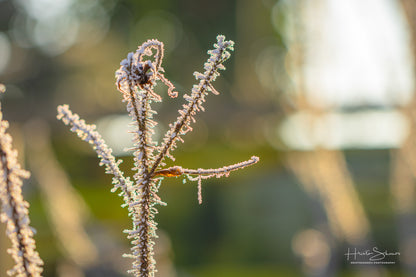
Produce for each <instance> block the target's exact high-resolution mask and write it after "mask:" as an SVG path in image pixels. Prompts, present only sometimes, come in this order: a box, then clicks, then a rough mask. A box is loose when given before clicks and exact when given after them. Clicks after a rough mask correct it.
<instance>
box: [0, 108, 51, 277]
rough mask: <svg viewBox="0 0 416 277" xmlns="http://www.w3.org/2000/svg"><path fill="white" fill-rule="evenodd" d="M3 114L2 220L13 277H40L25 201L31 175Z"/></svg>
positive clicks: (0, 140)
mask: <svg viewBox="0 0 416 277" xmlns="http://www.w3.org/2000/svg"><path fill="white" fill-rule="evenodd" d="M2 117H3V115H2V113H1V110H0V176H1V180H0V200H1V203H2V211H1V214H0V220H1V222H3V223H6V235H7V236H8V237H9V238H10V240H11V242H12V247H11V248H10V249H8V253H9V254H10V255H11V256H12V258H13V260H14V261H15V265H14V267H13V269H11V270H9V271H8V272H7V274H8V275H9V276H13V275H16V276H18V277H39V276H41V273H42V271H43V269H42V265H43V261H42V260H41V259H40V257H39V254H38V252H37V251H36V250H35V248H36V246H35V240H34V239H33V235H34V230H33V229H32V228H31V227H30V226H29V223H30V219H29V211H28V208H29V203H28V202H27V201H25V200H24V199H23V195H22V185H23V179H27V178H29V176H30V173H29V172H28V171H26V170H23V169H22V168H21V166H20V164H19V163H18V162H17V151H16V150H13V149H12V137H11V136H10V135H9V134H7V133H6V130H7V128H8V126H9V123H8V122H7V121H5V120H3V118H2Z"/></svg>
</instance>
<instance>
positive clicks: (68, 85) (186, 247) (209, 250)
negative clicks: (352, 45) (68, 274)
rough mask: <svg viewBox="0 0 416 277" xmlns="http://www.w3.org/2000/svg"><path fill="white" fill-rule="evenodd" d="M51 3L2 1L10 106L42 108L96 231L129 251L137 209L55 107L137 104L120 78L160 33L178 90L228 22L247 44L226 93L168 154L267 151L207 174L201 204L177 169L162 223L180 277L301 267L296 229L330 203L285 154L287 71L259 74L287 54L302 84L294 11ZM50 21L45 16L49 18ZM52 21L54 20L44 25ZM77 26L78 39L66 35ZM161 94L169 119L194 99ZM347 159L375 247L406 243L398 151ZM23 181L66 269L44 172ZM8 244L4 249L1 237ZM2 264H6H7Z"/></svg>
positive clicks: (138, 1)
mask: <svg viewBox="0 0 416 277" xmlns="http://www.w3.org/2000/svg"><path fill="white" fill-rule="evenodd" d="M53 2H54V1H52V0H51V1H47V0H43V1H41V0H37V1H36V0H30V1H27V2H25V1H23V0H21V1H19V0H16V1H11V0H3V1H0V34H1V35H5V37H7V41H8V42H7V43H8V44H7V45H8V47H9V48H10V55H9V56H7V57H6V56H5V54H1V53H0V59H2V58H3V59H7V61H8V62H7V66H5V67H4V69H1V70H0V81H1V82H3V83H4V84H5V85H6V86H7V92H6V94H5V95H2V99H1V100H2V108H3V109H4V115H5V118H6V119H7V120H9V121H10V122H11V124H12V125H14V126H15V127H16V128H18V127H22V126H24V124H25V123H26V122H27V121H29V120H30V119H33V118H42V119H43V120H46V121H47V122H48V124H49V125H50V126H51V134H52V138H51V139H52V144H53V148H54V151H55V154H56V157H57V160H58V161H59V163H60V164H61V166H62V167H63V168H64V169H65V170H66V172H67V174H68V176H69V178H70V180H71V182H72V184H73V186H74V187H75V188H76V189H77V190H78V191H79V193H80V194H81V195H82V196H83V198H84V199H85V201H86V202H87V204H88V206H89V208H90V209H91V213H92V215H93V216H92V218H91V219H90V221H89V222H88V226H87V230H88V231H89V232H90V233H91V235H92V236H93V237H94V233H97V234H98V233H99V232H98V231H97V230H101V232H104V233H106V234H108V235H109V237H110V240H114V241H115V243H116V244H117V243H118V244H119V245H120V249H121V250H120V251H121V252H119V253H118V254H117V253H116V255H118V256H121V254H122V253H123V252H122V251H125V252H127V248H128V240H127V239H126V238H125V234H123V233H122V230H123V229H126V228H128V227H129V224H130V222H129V220H128V217H127V214H126V213H127V210H126V209H122V208H120V204H121V199H119V198H118V197H117V196H116V195H115V194H111V193H110V187H111V177H110V176H108V175H105V174H104V172H103V171H104V170H103V168H100V167H99V166H98V159H97V158H96V157H95V156H94V153H93V151H92V150H91V149H89V146H88V145H86V144H84V143H83V142H81V141H79V140H78V139H77V138H76V137H75V135H73V134H70V133H69V132H68V130H67V128H66V127H64V126H61V125H62V124H61V123H60V122H57V121H56V120H55V116H56V106H57V105H58V104H62V103H67V104H69V105H70V106H71V107H72V109H73V110H74V112H77V113H79V114H80V115H81V116H83V117H84V118H85V119H86V120H87V121H89V122H97V121H98V120H99V119H100V118H102V117H104V116H107V115H111V114H114V115H119V114H125V106H124V104H123V103H121V101H120V100H121V95H120V94H119V93H118V92H117V90H116V88H115V86H114V82H115V80H114V72H115V70H116V69H117V68H118V65H119V62H120V61H121V60H122V59H124V57H125V56H126V55H127V53H128V52H130V51H133V50H134V49H135V48H136V47H137V45H139V44H140V43H141V42H143V41H145V40H146V39H149V38H153V37H154V38H157V39H159V40H160V41H162V42H164V43H165V49H166V57H165V59H164V63H163V65H162V66H163V67H164V68H165V70H166V76H167V77H168V78H169V79H170V80H171V81H172V82H173V83H174V84H175V86H176V87H177V88H178V90H179V92H180V94H181V93H182V94H183V93H185V92H188V91H189V90H190V88H191V87H192V84H194V83H195V81H194V78H193V76H192V73H193V72H194V71H196V70H201V69H202V66H203V62H204V61H205V60H206V58H207V55H206V51H207V50H208V49H211V45H212V43H213V42H214V40H215V37H216V35H217V34H219V33H221V34H224V35H226V37H227V38H228V39H232V40H234V41H235V42H236V51H235V55H234V56H232V58H231V60H230V62H228V63H227V64H226V67H227V71H225V72H224V73H223V74H222V76H221V78H219V79H218V80H217V82H216V84H215V86H216V88H217V90H218V91H220V92H221V95H220V96H212V95H211V96H209V97H208V101H207V104H206V106H205V107H206V110H207V111H206V112H204V113H201V114H199V115H198V118H199V122H198V123H197V124H196V125H195V130H194V133H190V134H189V135H188V136H187V137H185V143H184V144H183V145H179V149H177V150H176V151H175V152H174V154H175V156H176V161H175V162H168V165H169V166H170V165H171V164H179V165H181V166H184V167H218V166H222V165H224V164H229V163H234V162H239V161H242V160H244V159H247V158H248V157H250V156H251V155H253V154H256V155H258V156H259V157H260V158H261V162H260V163H259V164H258V165H256V166H253V167H250V168H248V169H247V170H245V171H241V172H238V173H235V174H231V176H230V177H229V178H227V179H220V180H217V179H210V180H206V181H203V184H202V185H203V204H202V205H198V202H197V188H196V184H195V183H190V182H187V183H183V182H182V179H181V178H178V179H166V180H165V181H164V183H163V186H162V188H161V190H160V196H161V198H162V200H163V201H165V202H167V203H168V206H167V207H159V212H160V213H159V215H158V218H157V222H159V228H160V229H161V230H163V231H164V232H165V233H166V234H167V235H168V237H169V239H170V241H171V244H172V251H171V252H172V253H171V254H170V257H171V258H172V259H173V262H174V266H175V268H176V271H177V276H198V277H205V276H218V277H221V276H227V277H228V276H229V277H231V276H240V277H244V276H259V277H272V276H273V277H275V276H303V274H304V273H303V271H302V267H301V266H300V265H301V261H300V259H299V257H297V256H295V254H293V251H292V238H293V236H294V234H296V233H298V232H300V231H301V230H303V229H307V228H319V226H321V225H320V224H321V223H322V221H325V219H323V220H322V207H319V204H317V203H316V200H314V199H311V198H310V197H309V196H308V195H307V194H305V192H304V191H303V190H302V187H301V186H299V185H298V182H297V181H296V180H295V179H294V177H293V176H291V175H290V174H289V173H288V172H287V171H286V169H285V167H284V162H283V159H284V155H285V153H286V152H285V149H284V147H283V146H282V145H281V142H280V140H279V138H278V135H277V122H278V120H279V119H280V118H281V117H282V114H283V112H282V110H281V108H280V107H281V104H282V102H285V101H286V100H287V99H286V96H285V95H284V94H283V92H282V91H283V90H284V89H285V88H284V85H285V84H286V83H283V82H282V83H281V84H282V86H281V87H273V88H270V86H269V87H268V86H267V85H264V84H263V85H262V84H261V79H262V78H266V79H267V78H268V77H267V76H264V75H261V74H260V73H261V72H262V71H261V70H260V69H259V67H260V65H259V62H260V61H267V60H270V61H272V62H275V63H276V64H275V65H274V66H277V67H278V69H276V70H280V71H281V72H280V73H281V74H280V75H279V76H280V77H279V78H281V80H286V81H288V83H290V80H287V76H285V74H286V73H285V70H284V58H283V56H284V52H285V51H286V48H287V46H286V45H285V44H284V40H283V36H284V34H283V33H282V32H281V30H282V29H284V26H282V25H283V24H285V20H284V16H285V15H284V10H282V11H279V12H274V13H272V10H275V9H273V7H274V6H275V5H277V3H278V2H279V1H273V0H263V1H248V0H243V1H235V0H231V1H220V0H211V1H193V0H175V1H168V0H160V1H144V0H119V1H116V0H95V1H82V0H66V1H57V2H56V3H58V2H59V3H61V5H62V6H60V7H59V5H60V4H55V5H52V3H53ZM86 2H88V3H86ZM36 5H41V9H40V10H39V9H36V7H37V6H36ZM47 5H51V9H52V8H53V7H55V6H58V7H57V8H56V9H58V10H59V9H63V11H61V12H62V13H64V14H66V15H68V22H69V23H71V24H73V26H76V27H77V29H76V30H74V29H71V28H70V27H68V26H69V25H68V24H69V23H68V22H67V23H68V24H66V23H65V22H64V23H65V24H64V23H62V22H61V23H62V26H63V27H62V29H61V30H60V29H59V28H56V29H53V28H52V27H53V26H52V27H51V26H50V25H53V24H57V22H58V21H54V18H53V16H52V15H50V14H51V13H52V12H51V11H50V12H47V10H48V6H47ZM65 5H66V6H65ZM30 7H32V8H33V10H30ZM43 10H44V11H43ZM42 11H43V12H45V15H44V17H42ZM33 12H37V14H36V13H33ZM57 14H58V15H59V13H58V12H57ZM47 16H49V19H45V18H46V17H47ZM41 20H46V21H42V22H43V23H42V24H43V25H42V24H41V23H39V22H41ZM48 20H49V21H48ZM59 22H60V21H59ZM61 23H60V24H61ZM45 24H46V26H49V27H51V28H52V29H51V30H49V31H48V30H46V31H45V30H43V29H42V28H46V27H45ZM57 26H58V25H56V27H57ZM33 28H34V29H33ZM65 28H67V29H65ZM73 28H75V27H73ZM279 28H280V29H279ZM43 31H44V32H47V31H48V32H52V34H53V35H56V36H58V34H59V41H54V40H53V39H51V40H50V41H48V42H47V43H46V42H45V43H43V42H42V41H41V39H42V37H35V35H36V32H38V35H39V34H42V32H43ZM54 32H56V34H55V33H54ZM71 32H75V33H74V34H72V33H71ZM48 34H49V33H48ZM71 34H72V35H73V36H74V38H72V40H71V41H70V42H68V44H67V45H64V46H62V43H64V42H65V39H66V36H68V37H69V36H70V35H71ZM49 35H51V34H49ZM39 36H41V35H39ZM45 36H46V35H45ZM68 37H67V39H68V40H69V38H68ZM55 44H56V45H58V46H59V45H60V46H59V47H58V46H56V45H55ZM1 47H3V45H1V44H0V50H1V49H2V48H1ZM267 49H268V50H267ZM265 50H267V51H266V52H265ZM3 53H6V52H3ZM260 54H262V55H263V56H261V55H260ZM265 55H266V56H265ZM260 58H261V59H260ZM262 65H263V64H262ZM268 70H269V69H268ZM271 70H273V68H272V69H271ZM269 71H270V70H269ZM259 72H260V73H259ZM276 82H277V81H276ZM159 87H163V86H159ZM159 89H164V88H159ZM160 93H161V94H162V95H163V97H164V98H165V99H164V100H165V102H163V103H160V104H156V105H155V106H156V107H157V108H156V109H157V110H158V113H159V114H158V115H157V119H158V120H159V119H160V121H161V126H162V127H161V128H162V129H163V126H167V124H168V123H169V122H171V121H173V120H174V118H176V111H177V109H178V108H179V107H180V105H181V104H182V102H181V97H178V99H177V100H171V99H167V97H165V92H164V91H163V90H161V91H160ZM26 139H28V140H30V137H27V138H26ZM21 156H22V157H24V151H23V148H22V152H21ZM346 157H347V161H348V166H349V167H350V170H351V172H352V174H353V176H354V178H355V181H356V184H357V190H358V192H359V195H360V198H361V200H362V203H363V206H364V208H365V210H366V212H367V213H368V217H369V220H370V222H371V225H372V230H373V240H374V242H375V245H377V246H378V247H379V248H381V249H388V250H390V251H393V250H396V249H397V248H398V247H397V239H396V236H397V233H396V232H397V230H396V225H395V222H396V219H395V214H394V210H393V208H392V207H391V205H389V204H388V203H390V192H389V188H388V172H389V169H388V167H389V155H388V151H387V150H378V151H372V152H371V151H365V152H364V151H350V152H347V155H346ZM122 158H123V159H124V160H125V161H124V163H123V164H122V169H125V170H126V173H128V172H129V170H130V168H131V166H132V159H131V157H129V156H125V157H122ZM28 169H29V170H30V168H28ZM25 190H26V191H25V193H26V197H27V200H28V201H29V202H30V203H31V208H30V216H31V220H32V225H33V226H34V227H35V228H36V229H37V235H36V239H37V245H38V249H39V252H40V255H41V257H42V258H43V259H44V260H45V263H46V267H45V276H46V277H48V276H57V275H56V269H55V267H56V265H57V264H59V263H60V261H61V260H62V259H64V257H62V254H61V252H60V249H59V245H57V243H56V241H55V239H54V235H53V232H52V230H51V228H52V227H51V226H50V225H49V223H48V220H47V218H46V213H45V211H44V208H45V207H44V205H43V204H42V198H40V195H39V191H38V188H37V187H36V181H35V180H33V179H32V180H31V182H30V183H28V184H26V186H25ZM330 239H332V238H330ZM93 240H95V241H97V240H98V239H93ZM98 241H99V240H98ZM68 243H70V242H68ZM99 249H100V247H99ZM345 249H346V247H344V245H335V246H333V250H334V251H335V253H337V255H338V256H337V258H338V260H339V261H338V264H339V266H338V268H339V274H336V276H355V275H354V274H355V273H354V272H355V269H354V268H350V267H349V266H347V265H346V263H345V261H344V260H343V259H342V258H343V253H344V251H345ZM0 250H1V251H2V252H4V251H5V248H3V245H2V246H1V249H0ZM101 250H102V249H101ZM0 257H1V256H0ZM0 265H3V263H1V262H0ZM399 266H400V264H396V265H392V266H388V267H386V268H385V270H386V272H388V274H389V275H388V276H404V275H400V274H401V273H400V272H401V271H400V269H399ZM125 269H127V267H125ZM117 270H120V269H119V268H118V269H117ZM3 272H4V269H3V268H2V267H1V269H0V274H3ZM97 272H100V271H99V270H97ZM117 272H120V271H117ZM121 272H122V271H121ZM119 274H122V273H119ZM87 276H97V275H93V273H91V275H87ZM102 276H106V275H102ZM113 276H116V275H113ZM117 276H118V275H117ZM120 276H121V275H120Z"/></svg>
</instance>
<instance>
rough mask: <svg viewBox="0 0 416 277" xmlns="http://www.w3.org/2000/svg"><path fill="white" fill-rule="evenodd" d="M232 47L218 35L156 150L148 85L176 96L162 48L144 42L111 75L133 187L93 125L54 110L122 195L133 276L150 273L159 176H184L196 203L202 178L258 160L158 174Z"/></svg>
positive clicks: (152, 271)
mask: <svg viewBox="0 0 416 277" xmlns="http://www.w3.org/2000/svg"><path fill="white" fill-rule="evenodd" d="M233 45H234V42H232V41H226V40H225V37H224V36H221V35H219V36H218V37H217V43H216V44H214V47H215V49H213V50H210V51H208V54H209V55H210V57H209V59H208V61H207V62H206V63H205V64H204V69H205V71H204V73H198V72H195V73H194V75H195V78H196V79H197V80H198V81H199V83H198V84H197V85H194V87H193V88H192V92H191V95H186V94H185V95H184V98H185V101H186V102H187V103H186V104H184V105H183V108H182V109H180V110H179V116H178V117H177V119H176V121H175V122H174V123H171V124H170V125H169V127H170V128H169V130H168V131H167V133H166V135H165V137H164V139H163V143H162V144H161V146H159V147H156V145H157V143H156V142H155V141H153V134H154V127H155V126H156V124H157V123H156V122H155V121H154V120H153V115H154V114H156V112H155V111H154V110H152V107H151V104H152V103H153V102H160V101H162V97H161V96H160V95H158V94H156V93H155V92H154V90H153V89H154V86H155V85H156V82H157V81H158V80H159V81H162V82H163V83H164V84H165V85H166V86H167V87H168V95H169V96H171V97H176V96H177V95H178V93H177V92H175V91H174V86H173V85H172V83H171V82H170V81H169V80H168V79H167V78H166V77H165V76H164V74H163V72H164V70H163V68H162V67H161V65H162V60H163V54H164V48H163V43H162V42H160V41H158V40H155V39H152V40H148V41H146V42H145V43H143V44H142V45H141V46H139V47H138V49H137V50H136V52H134V53H129V54H128V55H127V58H126V59H124V60H123V61H122V62H121V63H120V68H119V69H118V70H117V71H116V74H115V76H116V86H117V89H118V90H119V91H120V92H121V93H122V96H123V102H126V104H127V105H126V106H127V112H128V114H129V115H130V117H131V119H132V123H133V125H134V130H133V139H132V140H133V148H132V150H133V157H134V168H133V170H135V171H136V173H135V174H134V176H133V178H134V183H133V182H131V181H130V179H128V178H124V177H123V173H122V172H121V171H120V169H119V167H118V165H119V163H120V161H116V160H115V158H114V157H113V156H112V155H111V149H109V148H108V146H107V145H106V144H105V142H104V141H103V139H102V138H101V136H100V135H99V134H98V133H97V132H96V131H95V126H94V125H88V124H86V123H85V121H84V120H81V119H80V118H79V116H78V115H77V114H73V113H72V112H71V111H70V110H69V107H68V106H67V105H62V106H59V107H58V119H61V120H62V121H63V122H64V123H65V124H67V125H71V126H72V127H71V131H73V132H75V133H77V134H78V136H79V137H80V138H81V139H83V140H84V141H87V142H88V143H90V144H91V145H92V146H93V148H94V149H95V151H96V152H97V155H98V157H99V158H100V159H101V162H100V165H105V167H106V172H107V173H109V174H112V175H114V178H113V182H114V184H115V186H114V189H113V191H115V190H116V189H117V188H120V189H121V190H122V192H121V195H122V196H123V198H124V201H125V204H124V205H125V206H127V207H128V209H129V215H130V217H131V218H132V223H133V226H132V229H131V230H125V233H127V234H128V238H129V239H131V244H132V248H131V253H130V254H126V255H125V256H126V257H130V258H133V259H134V261H133V265H132V269H131V270H129V272H130V273H132V274H133V275H134V276H140V277H152V276H154V274H155V272H156V268H155V260H154V257H153V256H154V253H153V245H154V241H153V239H154V238H156V237H157V235H156V229H157V223H156V222H155V220H154V218H155V215H156V214H157V212H158V211H157V209H156V207H155V205H157V204H160V205H166V204H165V203H164V202H162V201H161V199H160V198H159V196H158V195H157V193H158V189H159V187H160V184H161V181H162V177H175V176H180V175H182V174H185V175H186V176H187V177H188V179H190V180H194V181H198V200H199V202H200V203H201V201H202V196H201V181H202V179H207V178H211V177H214V176H215V177H217V178H220V177H222V176H228V175H229V174H230V172H232V171H234V170H238V169H242V168H244V167H246V166H249V165H252V164H255V163H257V162H258V161H259V158H258V157H255V156H253V157H251V159H249V160H247V161H245V162H241V163H237V164H234V165H229V166H224V167H222V168H218V169H201V168H200V169H184V168H182V167H180V166H173V167H170V168H167V169H163V168H162V169H159V168H160V167H163V166H164V165H165V164H164V162H163V160H164V158H165V157H166V156H167V157H169V158H171V159H172V160H174V157H173V156H172V155H171V153H170V152H171V151H172V150H173V149H174V148H176V141H177V140H180V141H182V137H181V136H183V135H185V134H186V133H187V132H189V131H191V130H192V128H191V127H190V124H191V122H194V121H195V118H194V116H195V115H196V113H197V112H198V111H203V110H204V108H203V106H202V104H203V102H205V97H206V95H208V93H209V92H212V93H213V94H215V95H218V94H219V93H218V91H216V90H215V89H214V87H213V85H212V82H213V81H214V80H215V79H216V78H217V77H218V76H219V72H218V70H220V69H221V70H224V69H225V67H224V66H223V62H225V61H226V60H227V59H228V58H229V57H230V52H229V51H230V50H233ZM145 57H149V59H145ZM195 176H196V177H195Z"/></svg>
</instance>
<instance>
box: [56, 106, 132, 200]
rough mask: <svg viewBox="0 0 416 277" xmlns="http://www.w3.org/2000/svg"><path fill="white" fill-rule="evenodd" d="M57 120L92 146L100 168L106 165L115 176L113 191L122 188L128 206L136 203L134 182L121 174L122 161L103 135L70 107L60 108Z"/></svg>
mask: <svg viewBox="0 0 416 277" xmlns="http://www.w3.org/2000/svg"><path fill="white" fill-rule="evenodd" d="M57 118H58V119H59V120H62V122H63V123H64V124H65V125H70V126H71V131H72V132H74V133H76V134H77V135H78V137H80V138H81V139H82V140H83V141H86V142H88V143H89V144H90V145H92V147H93V149H94V150H95V152H96V153H97V155H98V158H100V166H102V165H104V166H105V169H106V173H107V174H112V175H113V176H114V177H113V183H114V187H113V189H112V190H111V191H112V192H115V191H116V190H117V189H118V188H120V189H121V191H122V195H123V198H124V201H125V203H126V204H128V203H131V202H134V200H133V196H132V192H131V186H132V182H131V181H130V179H129V178H124V176H123V172H121V171H120V168H119V165H120V163H121V162H122V161H121V160H118V161H116V159H115V157H114V156H113V155H112V150H111V149H110V148H109V147H108V146H107V144H106V143H105V141H104V139H103V138H102V137H101V135H100V134H99V133H98V132H97V131H95V129H96V126H95V125H90V124H86V123H85V120H83V119H80V117H79V115H78V114H76V113H72V111H71V110H70V109H69V106H68V105H60V106H58V116H57Z"/></svg>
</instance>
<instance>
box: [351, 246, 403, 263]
mask: <svg viewBox="0 0 416 277" xmlns="http://www.w3.org/2000/svg"><path fill="white" fill-rule="evenodd" d="M344 255H345V256H347V261H349V260H350V258H351V259H353V260H357V257H361V256H364V257H368V260H369V261H372V262H373V261H382V260H384V259H385V258H386V257H387V256H400V252H388V251H387V250H385V251H380V250H379V249H378V248H377V247H373V249H372V250H364V251H358V250H357V248H354V250H353V251H352V250H351V249H350V248H348V252H347V253H345V254H344Z"/></svg>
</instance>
